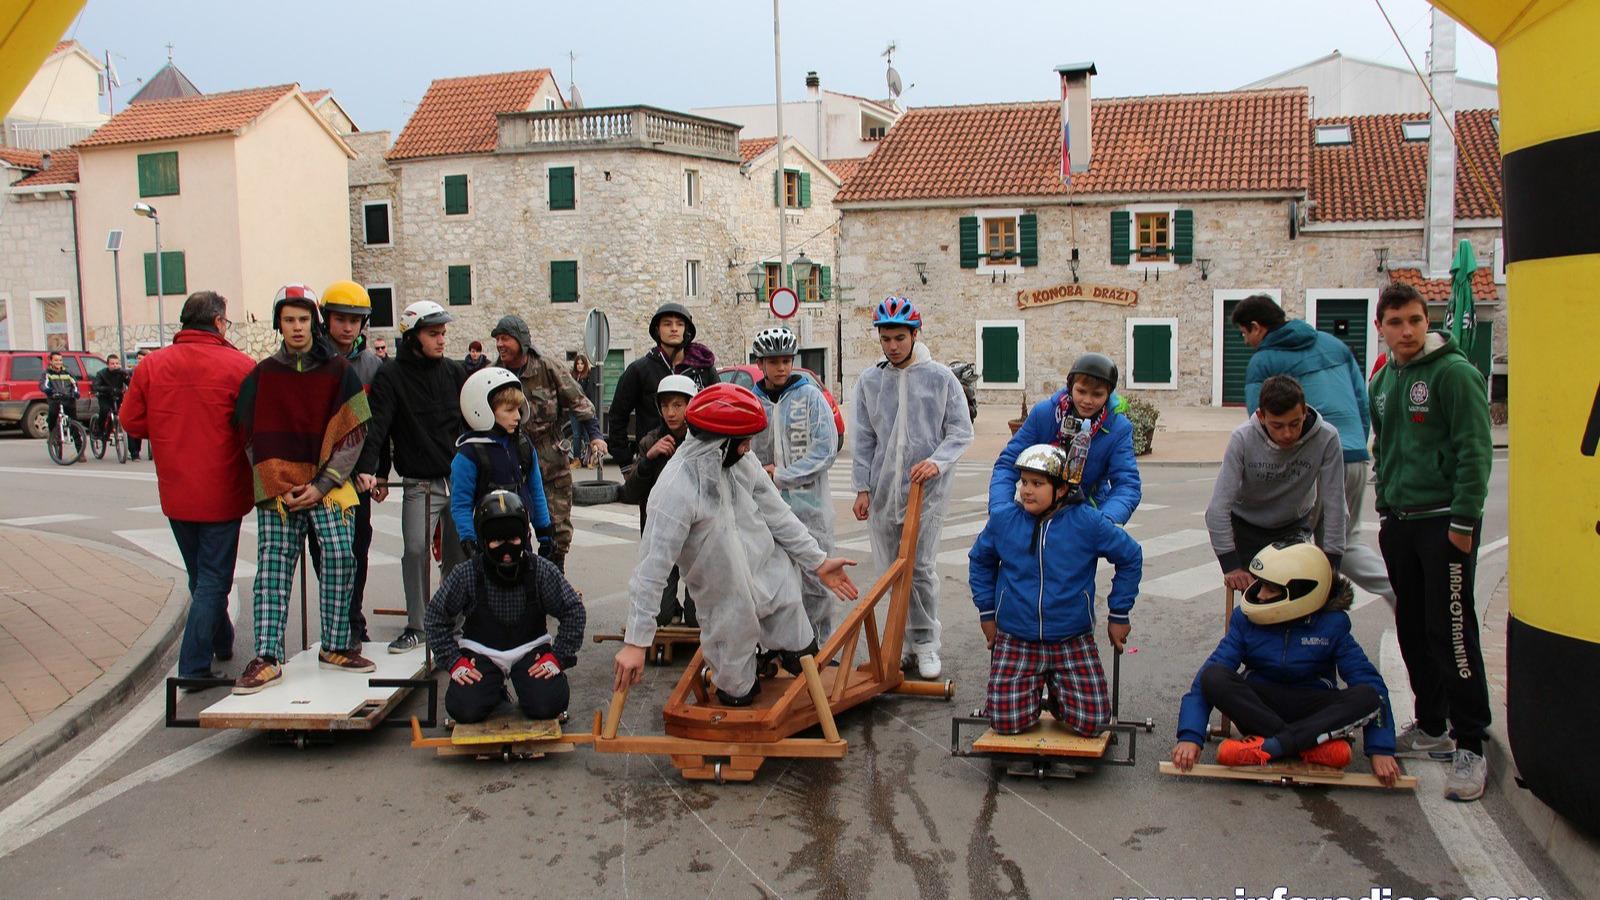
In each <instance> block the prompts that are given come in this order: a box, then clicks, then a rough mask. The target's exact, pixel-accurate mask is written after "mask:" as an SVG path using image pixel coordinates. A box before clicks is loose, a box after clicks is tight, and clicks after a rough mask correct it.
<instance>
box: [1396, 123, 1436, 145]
mask: <svg viewBox="0 0 1600 900" xmlns="http://www.w3.org/2000/svg"><path fill="white" fill-rule="evenodd" d="M1432 134H1433V123H1432V122H1430V121H1428V120H1427V119H1414V120H1410V121H1402V122H1401V123H1400V137H1401V138H1402V139H1403V140H1406V141H1408V142H1411V143H1417V142H1420V141H1426V140H1428V139H1429V137H1431V136H1432Z"/></svg>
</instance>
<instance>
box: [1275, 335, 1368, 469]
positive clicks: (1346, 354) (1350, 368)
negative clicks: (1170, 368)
mask: <svg viewBox="0 0 1600 900" xmlns="http://www.w3.org/2000/svg"><path fill="white" fill-rule="evenodd" d="M1274 375H1290V376H1293V377H1294V380H1296V381H1298V382H1300V387H1301V388H1302V389H1303V390H1304V391H1305V392H1306V403H1307V404H1309V405H1311V406H1313V407H1315V408H1316V410H1317V412H1319V413H1321V414H1322V417H1323V418H1324V419H1327V420H1328V422H1329V424H1331V425H1333V427H1335V428H1337V429H1339V446H1340V447H1341V448H1343V450H1344V461H1345V462H1347V463H1348V462H1366V460H1367V433H1368V431H1370V430H1371V428H1372V424H1371V419H1369V418H1368V411H1367V380H1366V378H1365V377H1364V376H1363V375H1362V372H1361V366H1359V365H1357V364H1356V357H1355V354H1354V353H1351V352H1350V348H1349V347H1347V346H1345V344H1344V341H1341V340H1339V339H1338V338H1336V337H1334V336H1333V335H1331V334H1328V333H1327V332H1325V331H1318V330H1316V329H1315V328H1312V327H1311V323H1309V322H1307V321H1305V320H1304V319H1293V320H1291V321H1288V322H1285V323H1284V324H1282V325H1280V326H1278V327H1277V328H1274V329H1272V331H1271V332H1269V333H1268V334H1267V336H1266V338H1264V339H1263V340H1262V341H1261V346H1259V347H1257V348H1256V352H1255V355H1254V356H1251V357H1250V365H1249V366H1248V367H1246V368H1245V372H1244V405H1245V410H1246V412H1248V413H1249V414H1250V415H1252V416H1253V415H1255V414H1256V406H1257V401H1258V400H1259V398H1260V397H1261V383H1262V382H1263V381H1266V380H1267V379H1268V378H1271V377H1272V376H1274Z"/></svg>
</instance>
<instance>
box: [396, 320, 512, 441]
mask: <svg viewBox="0 0 1600 900" xmlns="http://www.w3.org/2000/svg"><path fill="white" fill-rule="evenodd" d="M407 312H410V310H407ZM511 385H515V386H517V387H521V386H522V380H521V379H520V378H518V377H517V376H516V373H514V372H512V371H511V370H510V369H502V368H500V367H499V366H486V367H484V368H482V369H479V370H478V371H476V372H473V373H472V374H471V375H470V376H468V378H467V381H466V383H465V384H463V385H462V386H461V417H462V418H463V419H466V420H467V427H468V428H471V429H472V430H473V431H488V430H489V429H491V428H493V427H494V406H493V405H491V404H490V403H489V398H490V397H491V396H493V395H494V392H495V391H498V390H500V389H501V388H503V387H508V386H511ZM524 405H526V404H524ZM526 412H527V411H526V410H524V414H526Z"/></svg>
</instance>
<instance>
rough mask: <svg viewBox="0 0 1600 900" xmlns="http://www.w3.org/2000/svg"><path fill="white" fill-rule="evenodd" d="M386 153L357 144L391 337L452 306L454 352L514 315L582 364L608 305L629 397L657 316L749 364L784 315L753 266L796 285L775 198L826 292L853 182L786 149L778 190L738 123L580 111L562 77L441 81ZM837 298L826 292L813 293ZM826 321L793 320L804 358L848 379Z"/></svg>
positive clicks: (363, 228)
mask: <svg viewBox="0 0 1600 900" xmlns="http://www.w3.org/2000/svg"><path fill="white" fill-rule="evenodd" d="M381 143H382V138H379V137H377V136H374V135H357V136H352V144H353V146H354V147H355V148H356V149H357V152H358V155H357V158H356V159H355V160H354V161H353V162H352V164H351V167H350V201H349V202H350V211H351V235H352V238H353V250H352V264H353V270H354V277H355V278H356V280H357V281H359V282H361V283H363V284H365V285H367V286H368V289H369V290H370V291H373V293H374V298H373V299H374V304H375V306H376V307H379V308H378V309H376V310H375V312H374V325H375V327H377V328H378V329H380V330H381V329H383V328H385V327H387V325H386V323H392V322H393V321H395V317H396V316H397V315H398V313H399V312H400V311H401V310H403V309H404V308H405V307H406V306H407V305H409V304H410V303H413V302H415V301H417V300H434V301H437V302H439V303H442V304H445V305H447V306H448V307H449V308H450V311H451V313H452V314H453V315H454V316H455V318H456V322H455V323H454V324H453V325H452V327H451V341H450V352H451V353H452V354H464V352H465V350H466V345H467V343H468V342H469V341H471V340H473V339H477V340H481V341H483V342H484V343H485V345H486V347H487V345H488V343H489V331H490V330H491V329H492V328H493V326H494V323H495V322H496V321H497V320H498V319H499V318H500V316H502V315H504V314H506V313H516V314H517V315H520V316H522V317H523V318H524V319H525V320H526V321H527V322H528V324H529V326H530V327H531V328H532V330H533V334H534V341H535V343H536V344H537V345H538V347H539V349H540V350H541V352H544V353H549V354H559V355H562V356H568V357H570V356H571V354H572V353H574V352H576V351H578V350H579V349H581V347H582V336H583V335H582V332H583V323H584V319H585V316H586V314H587V313H588V311H589V310H590V309H596V308H598V309H602V310H604V311H605V312H606V313H607V314H608V317H609V319H610V324H611V346H612V352H611V354H610V358H609V359H608V360H606V361H605V374H606V379H607V383H608V384H614V383H615V380H616V377H617V375H618V374H620V372H621V368H622V366H624V365H626V363H627V362H629V361H631V360H633V359H634V358H635V357H636V356H637V355H638V354H641V353H643V352H645V351H647V350H648V349H649V348H650V346H651V344H650V340H649V337H648V335H647V326H648V322H649V319H650V316H651V314H652V313H653V312H654V311H655V309H656V308H657V307H658V306H659V305H660V304H662V303H664V302H667V301H677V302H680V303H683V304H684V305H685V306H687V307H688V308H689V309H690V310H691V312H692V314H693V315H694V317H695V321H696V325H697V327H698V330H699V339H700V340H702V341H703V342H705V343H707V344H708V345H710V346H711V348H712V349H713V350H714V351H715V352H716V353H717V356H718V358H719V360H722V361H724V362H729V361H743V360H744V358H745V351H746V349H747V344H748V341H749V339H750V337H751V336H752V335H753V334H754V332H755V331H756V330H759V329H760V328H762V327H765V326H766V325H767V324H769V323H771V322H772V321H773V319H772V316H771V314H770V313H769V312H768V310H767V307H766V305H765V302H764V299H763V297H762V295H763V294H764V293H765V288H766V284H765V279H763V284H762V286H761V289H760V290H757V291H752V289H751V284H750V281H749V277H748V272H749V270H750V268H751V266H752V265H759V264H765V263H768V262H770V263H772V264H773V270H774V278H776V277H780V276H781V277H785V278H786V277H787V275H788V272H787V269H785V270H783V271H781V272H780V271H778V267H777V265H776V263H777V262H778V260H779V258H780V257H779V254H778V251H777V244H778V241H777V232H778V219H777V216H778V209H779V206H778V204H779V202H780V201H782V202H784V203H785V204H786V205H785V207H784V209H785V214H786V215H788V216H789V236H790V244H791V252H790V254H789V255H790V257H791V258H792V257H793V255H794V253H795V251H796V250H798V249H799V248H801V247H803V248H804V249H805V251H806V253H807V254H808V257H809V258H811V259H813V260H815V261H816V262H817V263H819V264H820V265H822V266H826V267H827V268H826V269H819V271H818V275H817V276H816V277H817V278H818V279H823V278H830V276H831V274H832V271H833V259H834V253H833V245H834V240H833V237H834V228H833V224H834V222H835V220H836V214H835V213H834V212H833V208H832V199H833V195H834V193H835V192H836V191H837V189H838V186H839V179H838V177H837V176H836V175H835V174H833V173H832V172H831V171H830V170H829V169H827V167H826V166H824V165H822V164H821V163H820V162H819V161H818V160H817V159H816V158H815V157H814V156H812V155H811V154H809V153H808V152H805V151H803V150H800V149H799V148H798V147H796V146H792V145H791V146H790V147H789V148H788V151H787V153H786V155H785V156H784V158H783V165H782V167H781V168H782V169H784V170H785V174H784V175H783V176H782V180H781V181H780V180H779V179H780V175H779V169H780V166H779V159H778V154H777V153H776V152H775V151H771V149H770V148H767V151H766V152H754V151H752V153H751V156H750V157H749V158H748V159H747V158H746V157H745V156H743V155H741V152H740V143H739V140H738V128H737V126H734V125H731V124H729V123H726V122H718V121H715V120H711V119H705V118H701V117H698V116H691V115H686V114H682V113H675V112H670V111H667V110H661V109H656V108H653V107H648V106H627V107H608V108H589V109H567V108H566V104H565V103H564V101H563V100H562V98H561V95H560V92H559V89H558V87H557V86H556V83H555V80H554V79H553V78H552V77H551V75H550V72H549V70H548V69H541V70H534V71H529V72H512V73H502V74H494V75H483V76H473V77H469V78H455V79H443V80H440V81H435V82H434V83H433V85H432V86H431V87H430V88H429V89H428V92H427V94H426V95H425V96H424V97H423V99H422V102H421V103H420V104H419V105H418V107H417V110H416V112H415V113H414V114H413V115H412V117H411V119H410V121H408V122H407V124H406V127H405V128H404V129H403V130H402V131H401V133H400V135H399V137H398V138H396V140H395V142H394V146H393V147H392V148H390V149H388V150H387V152H386V153H384V154H383V157H382V159H381V160H380V159H379V158H378V156H377V153H378V148H379V147H380V146H381ZM802 184H803V185H804V186H805V188H806V189H808V192H807V191H802V190H801V186H802ZM785 188H788V189H791V190H792V193H789V192H786V193H783V194H782V195H780V191H782V190H784V189H785ZM791 204H792V205H791ZM830 289H831V282H830V284H829V285H828V286H827V287H824V286H823V285H822V284H821V283H820V281H819V283H818V284H816V285H815V286H814V290H813V291H812V294H813V295H817V294H823V295H826V294H827V293H829V291H830ZM801 290H802V292H803V291H804V290H806V287H804V286H803V287H802V288H801ZM807 299H808V300H810V299H811V298H809V297H808V298H807ZM826 308H827V304H826V301H825V300H823V299H820V298H818V299H817V300H816V301H815V302H808V303H807V304H805V309H804V310H803V311H802V313H801V317H800V322H799V323H797V325H798V327H799V329H800V332H801V335H802V339H803V341H804V342H805V343H806V345H807V347H808V349H809V350H811V351H812V353H811V354H809V355H808V360H810V361H814V362H816V364H817V365H819V366H827V365H835V366H836V363H835V362H834V360H835V359H836V348H837V329H836V328H835V327H834V325H836V324H837V319H836V316H831V315H829V314H827V313H825V312H822V310H824V309H826ZM391 336H392V332H391ZM835 371H836V368H835ZM608 393H609V391H608Z"/></svg>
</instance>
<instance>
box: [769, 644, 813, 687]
mask: <svg viewBox="0 0 1600 900" xmlns="http://www.w3.org/2000/svg"><path fill="white" fill-rule="evenodd" d="M816 655H817V639H816V638H812V639H811V643H809V644H807V645H806V647H805V649H804V650H785V651H783V652H782V653H779V654H778V665H780V666H783V670H784V671H785V672H788V673H789V674H790V675H793V676H794V677H796V678H799V677H800V676H801V675H802V674H803V673H804V672H805V667H804V666H802V665H800V657H802V656H816Z"/></svg>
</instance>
